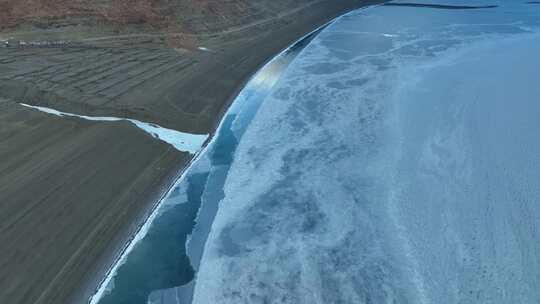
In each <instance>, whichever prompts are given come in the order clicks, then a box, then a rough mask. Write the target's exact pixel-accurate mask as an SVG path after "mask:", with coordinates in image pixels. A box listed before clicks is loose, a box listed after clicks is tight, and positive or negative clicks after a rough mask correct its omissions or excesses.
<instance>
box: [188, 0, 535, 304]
mask: <svg viewBox="0 0 540 304" xmlns="http://www.w3.org/2000/svg"><path fill="white" fill-rule="evenodd" d="M439 2H440V1H439ZM467 3H470V1H468V2H467ZM440 4H444V3H440ZM474 4H475V5H476V4H478V5H484V4H486V1H483V2H482V1H474ZM487 4H489V5H491V4H497V5H499V7H497V8H489V9H487V8H486V9H478V10H473V11H471V10H468V11H464V10H456V9H454V10H444V9H433V8H414V9H413V8H408V7H405V8H404V7H388V6H387V7H385V6H382V7H375V8H372V9H368V10H362V11H359V12H357V13H354V14H350V15H348V16H346V17H343V18H341V19H340V20H339V21H338V22H336V23H335V24H333V25H332V26H330V27H329V28H327V29H326V30H325V31H324V32H323V33H321V34H320V35H319V37H317V38H316V39H315V40H314V41H313V42H312V43H311V45H309V46H308V47H307V48H306V49H305V50H304V51H303V53H302V54H300V55H299V57H298V58H297V59H296V60H295V61H294V63H293V64H292V65H291V66H290V67H289V69H288V70H287V72H286V74H285V75H284V76H283V77H282V78H281V79H280V80H279V82H278V83H277V84H276V86H275V87H274V88H273V90H272V94H271V96H270V97H268V99H267V100H266V101H265V103H264V104H263V105H262V107H261V108H260V110H259V111H258V113H257V115H256V116H255V118H254V119H253V122H252V123H251V124H250V126H249V127H248V129H247V131H246V133H245V134H244V136H243V137H242V139H241V141H240V142H239V143H238V149H237V153H236V154H235V157H234V162H233V164H232V166H231V168H230V171H229V174H228V177H227V180H226V183H225V189H224V192H225V198H224V199H223V201H222V202H221V203H220V208H219V210H218V213H217V216H216V219H215V222H214V224H213V226H212V231H211V232H210V236H209V238H208V241H207V244H206V248H205V251H204V256H203V258H202V261H201V266H200V270H199V273H198V275H197V285H196V287H195V296H194V303H196V304H206V303H216V304H220V303H231V304H232V303H234V304H236V303H250V304H252V303H295V304H296V303H321V304H323V303H324V304H327V303H355V304H356V303H539V302H540V291H539V290H538V288H537V286H540V242H539V240H540V224H539V223H540V206H539V205H538V202H540V188H539V184H538V181H539V180H540V142H539V141H538V138H540V120H538V117H540V104H539V103H538V102H537V101H538V98H539V96H540V86H536V85H532V84H531V83H532V82H531V81H534V79H536V78H537V76H538V75H537V73H538V71H539V70H540V61H539V60H538V58H537V55H538V54H540V31H539V30H538V28H539V26H540V8H538V7H535V6H532V5H527V4H515V3H514V2H511V1H508V2H504V1H499V2H496V1H493V2H489V3H487Z"/></svg>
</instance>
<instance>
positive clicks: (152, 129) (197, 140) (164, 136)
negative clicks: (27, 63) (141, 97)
mask: <svg viewBox="0 0 540 304" xmlns="http://www.w3.org/2000/svg"><path fill="white" fill-rule="evenodd" d="M20 105H22V106H25V107H28V108H32V109H35V110H38V111H41V112H44V113H48V114H52V115H56V116H60V117H77V118H81V119H85V120H91V121H128V122H130V123H132V124H134V125H135V126H136V127H137V128H139V129H141V130H143V131H144V132H146V133H148V134H150V135H151V136H152V137H154V138H156V139H159V140H161V141H163V142H166V143H168V144H170V145H172V146H173V147H174V148H175V149H177V150H179V151H182V152H188V153H190V154H196V153H197V152H198V151H200V150H201V148H202V147H203V145H204V143H205V142H206V140H207V139H208V134H191V133H185V132H180V131H176V130H172V129H167V128H163V127H160V126H158V125H156V124H153V123H147V122H142V121H138V120H135V119H128V118H119V117H101V116H85V115H77V114H72V113H66V112H61V111H58V110H55V109H51V108H46V107H39V106H32V105H28V104H25V103H21V104H20Z"/></svg>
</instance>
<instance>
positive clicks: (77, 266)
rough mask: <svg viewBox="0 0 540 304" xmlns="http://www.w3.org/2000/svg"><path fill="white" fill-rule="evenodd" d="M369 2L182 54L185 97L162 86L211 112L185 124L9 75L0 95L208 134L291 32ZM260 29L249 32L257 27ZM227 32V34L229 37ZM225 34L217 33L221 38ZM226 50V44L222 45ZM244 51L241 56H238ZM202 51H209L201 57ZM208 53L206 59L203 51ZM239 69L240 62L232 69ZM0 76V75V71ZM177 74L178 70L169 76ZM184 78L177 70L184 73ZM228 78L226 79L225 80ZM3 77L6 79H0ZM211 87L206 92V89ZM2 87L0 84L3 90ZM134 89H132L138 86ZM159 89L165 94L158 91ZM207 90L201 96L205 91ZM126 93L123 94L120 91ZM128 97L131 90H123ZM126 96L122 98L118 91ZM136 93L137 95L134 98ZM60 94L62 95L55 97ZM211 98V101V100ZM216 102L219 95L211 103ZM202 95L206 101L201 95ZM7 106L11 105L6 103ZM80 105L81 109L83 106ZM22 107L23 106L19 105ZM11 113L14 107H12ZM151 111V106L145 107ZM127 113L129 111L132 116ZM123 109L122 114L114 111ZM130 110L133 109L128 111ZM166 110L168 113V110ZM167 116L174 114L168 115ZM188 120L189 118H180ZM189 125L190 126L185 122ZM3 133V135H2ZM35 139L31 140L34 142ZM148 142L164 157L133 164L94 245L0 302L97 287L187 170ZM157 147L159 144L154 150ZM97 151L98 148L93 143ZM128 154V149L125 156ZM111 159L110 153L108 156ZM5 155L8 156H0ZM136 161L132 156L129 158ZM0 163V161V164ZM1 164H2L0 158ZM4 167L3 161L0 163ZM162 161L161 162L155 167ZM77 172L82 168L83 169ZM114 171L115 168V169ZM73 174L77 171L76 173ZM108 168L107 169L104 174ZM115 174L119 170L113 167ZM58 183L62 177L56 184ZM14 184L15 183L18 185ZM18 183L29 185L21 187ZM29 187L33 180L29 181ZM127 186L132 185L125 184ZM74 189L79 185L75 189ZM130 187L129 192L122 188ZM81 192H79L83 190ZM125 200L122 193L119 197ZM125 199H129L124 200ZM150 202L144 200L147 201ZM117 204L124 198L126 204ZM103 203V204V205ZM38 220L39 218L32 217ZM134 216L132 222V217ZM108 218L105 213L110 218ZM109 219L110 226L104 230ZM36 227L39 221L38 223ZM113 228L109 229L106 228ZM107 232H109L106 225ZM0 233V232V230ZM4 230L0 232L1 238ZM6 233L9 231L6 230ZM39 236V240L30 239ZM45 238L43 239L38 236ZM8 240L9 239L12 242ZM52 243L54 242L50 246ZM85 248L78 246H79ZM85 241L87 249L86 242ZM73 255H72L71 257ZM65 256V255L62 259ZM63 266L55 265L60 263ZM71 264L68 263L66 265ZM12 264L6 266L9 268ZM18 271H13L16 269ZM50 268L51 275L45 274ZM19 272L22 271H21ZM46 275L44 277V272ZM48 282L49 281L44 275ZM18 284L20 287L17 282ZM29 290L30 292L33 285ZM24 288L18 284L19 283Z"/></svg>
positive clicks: (66, 297) (62, 296) (138, 137)
mask: <svg viewBox="0 0 540 304" xmlns="http://www.w3.org/2000/svg"><path fill="white" fill-rule="evenodd" d="M375 2H379V1H341V2H340V3H336V2H335V1H331V0H330V1H321V2H317V3H316V4H313V5H312V6H311V7H310V8H309V12H305V11H300V12H299V13H298V14H293V15H292V16H288V17H287V18H285V20H281V21H283V23H281V22H280V23H279V26H278V25H276V24H270V25H268V26H267V28H262V29H261V28H255V29H248V30H247V31H242V32H241V33H240V34H239V35H247V34H249V35H248V39H247V40H246V41H245V42H246V44H245V45H243V43H244V41H243V38H242V39H240V42H239V44H238V45H237V46H234V45H233V46H232V47H230V50H229V51H224V53H223V54H217V55H211V54H194V55H193V54H190V55H188V57H189V56H194V57H193V58H195V60H196V62H197V64H195V65H191V66H189V67H188V68H187V69H188V70H181V71H180V72H181V73H182V74H189V76H190V77H189V78H186V77H184V78H181V79H179V80H176V81H175V83H176V84H181V85H180V86H181V87H183V88H186V87H187V88H189V87H190V86H193V87H194V88H195V89H194V90H190V91H189V92H188V93H187V95H188V96H187V97H186V96H183V95H185V93H186V91H185V90H184V91H182V90H173V91H169V92H168V93H166V94H171V95H172V96H177V97H180V96H182V97H183V98H184V99H187V100H190V98H191V97H193V98H195V99H196V100H203V99H204V97H208V96H214V99H211V103H215V104H216V105H214V110H210V111H209V112H202V115H201V116H199V119H200V120H201V121H203V122H202V123H201V122H196V123H195V124H193V123H189V122H188V123H187V126H186V124H185V123H178V124H176V123H171V121H170V119H168V118H167V114H165V115H164V116H163V118H161V116H159V115H156V114H152V113H150V114H148V113H147V114H142V115H140V114H137V112H130V111H131V110H127V111H126V110H125V109H122V107H120V110H112V111H111V109H110V108H105V109H104V110H103V111H104V112H100V111H97V112H94V110H89V111H88V112H86V111H85V106H84V105H79V104H75V105H73V104H72V103H71V102H64V101H66V100H69V98H73V96H71V95H70V94H71V93H69V92H68V93H69V94H68V95H66V96H65V97H64V98H60V99H59V100H60V102H59V103H57V104H56V103H54V100H55V98H56V97H58V96H59V95H58V92H56V91H54V90H53V91H51V92H44V91H42V89H38V90H35V89H33V88H31V87H29V84H32V83H33V82H31V81H29V82H20V81H19V82H17V83H15V84H14V83H12V82H9V81H4V82H2V81H0V87H2V86H3V87H2V88H6V86H10V87H14V88H15V89H14V90H12V91H10V92H8V95H9V96H4V97H8V98H10V102H8V103H12V102H14V101H15V100H21V99H22V100H21V101H25V102H29V103H34V104H41V105H47V106H51V107H55V108H59V109H61V110H65V111H71V112H76V113H77V112H78V113H82V114H90V115H94V114H97V115H99V114H104V113H107V114H108V115H109V116H128V117H132V118H135V119H141V120H146V121H155V122H157V123H159V124H163V125H164V126H167V127H174V128H177V129H180V130H182V131H191V132H209V133H211V134H213V133H214V131H215V129H216V128H217V126H218V124H219V121H220V120H221V117H222V116H223V115H224V113H225V112H226V110H227V108H228V106H229V105H230V104H231V103H232V101H233V100H234V99H235V97H236V95H237V94H238V92H239V91H240V90H241V89H242V88H243V87H244V85H245V83H246V82H247V81H248V80H249V79H250V77H251V75H252V74H253V73H254V71H257V70H258V69H259V68H260V67H261V66H262V65H264V64H265V63H266V62H267V61H268V60H269V59H271V58H272V57H273V56H275V54H277V53H279V52H280V51H281V50H283V49H284V48H286V47H287V46H289V45H290V44H291V43H292V42H294V41H295V40H297V39H298V38H299V37H301V36H303V35H305V34H306V33H308V32H310V31H312V30H313V29H315V28H317V27H319V26H321V25H323V24H325V23H327V22H328V21H330V20H332V19H334V18H335V17H337V16H339V15H341V14H343V13H344V12H346V11H349V10H351V9H354V8H358V7H361V6H365V5H368V4H374V3H375ZM259 32H260V33H261V34H257V33H259ZM233 36H234V35H233ZM223 39H225V38H223ZM209 43H216V45H219V44H217V42H216V41H214V40H211V41H210V42H209ZM225 46H226V47H229V46H227V42H225ZM225 49H226V48H225ZM255 50H258V51H259V52H258V53H256V54H254V52H255ZM246 52H247V53H250V54H249V55H247V56H246V55H245V54H246ZM243 54H244V55H243ZM206 56H210V58H209V57H206ZM211 56H214V57H211ZM223 62H229V64H228V65H226V67H227V66H228V67H229V68H226V67H223ZM231 66H233V69H232V71H233V72H232V73H229V72H231V70H230V67H231ZM239 67H240V68H239ZM197 70H198V74H196V75H193V74H190V73H193V72H194V71H197ZM208 75H214V76H213V77H214V79H220V78H223V77H226V79H222V80H220V82H219V83H216V87H217V88H216V89H215V90H213V89H212V86H213V83H212V81H207V82H204V83H205V84H206V85H209V86H210V87H205V86H204V85H203V86H198V83H199V82H200V81H201V79H204V78H205V77H206V76H208ZM0 76H1V75H0ZM171 76H175V75H170V74H164V75H161V76H160V77H159V78H157V79H155V80H154V82H152V81H150V83H145V85H151V84H152V83H159V82H160V81H163V79H165V78H167V77H171ZM176 76H178V75H176ZM184 76H185V75H184ZM232 79H234V80H232ZM8 80H9V79H8ZM209 91H211V92H209ZM5 92H6V91H5V90H4V92H3V93H5ZM139 93H140V92H139ZM201 93H205V96H203V97H202V98H199V97H196V96H197V94H201ZM166 94H165V95H166ZM206 94H209V95H206ZM45 95H46V96H47V98H44V99H45V101H44V103H42V102H43V101H40V100H39V98H40V97H44V96H45ZM128 95H129V94H128ZM150 95H151V96H150V97H153V98H155V97H156V96H158V95H159V94H154V95H152V94H150ZM130 96H131V95H130ZM125 98H127V97H125ZM139 98H142V97H139ZM62 100H64V101H62ZM212 100H213V101H212ZM218 100H221V101H218ZM206 101H208V100H206ZM9 107H10V108H11V107H14V105H10V106H9ZM133 107H134V108H137V102H135V104H134V106H133ZM87 110H88V109H87ZM24 111H29V110H24ZM161 111H165V112H164V113H166V112H167V108H163V109H162V110H161ZM18 112H19V111H18ZM150 112H152V111H150ZM133 113H135V114H133ZM122 114H127V115H122ZM132 114H133V115H132ZM173 114H174V113H173ZM17 115H24V116H28V118H26V117H25V118H24V119H23V120H25V121H26V120H27V121H30V122H34V121H35V120H36V118H35V117H36V116H39V117H40V118H39V120H40V121H41V120H43V121H46V122H42V124H43V125H50V124H52V125H54V124H56V123H62V122H59V120H61V119H58V118H51V117H47V115H46V114H42V113H25V114H20V113H19V114H17ZM173 116H174V115H173ZM205 117H206V118H205ZM188 120H190V119H188ZM69 122H70V124H73V128H75V129H76V130H77V132H79V131H78V130H79V129H80V130H81V132H84V129H85V128H87V125H92V126H94V127H97V128H101V127H99V126H95V125H97V124H90V123H87V122H80V121H78V120H76V119H70V121H69ZM190 124H191V125H190ZM107 128H110V129H111V132H110V131H105V132H108V133H109V134H111V139H113V138H115V137H114V135H112V134H113V132H112V130H116V129H117V128H118V126H117V125H114V124H110V125H107ZM122 128H126V126H123V127H122ZM1 131H2V130H0V144H2V143H3V142H5V140H6V138H9V137H10V136H11V135H9V134H7V135H4V134H3V133H2V132H1ZM125 132H128V133H130V134H131V133H133V134H134V135H133V139H132V140H130V141H129V144H127V142H126V144H127V146H129V147H130V148H131V149H137V148H138V147H142V145H147V143H146V142H147V141H148V140H151V138H149V136H147V135H145V134H142V132H138V131H137V130H132V129H128V128H126V130H125ZM6 136H7V137H6ZM119 136H120V137H118V136H116V138H117V139H118V140H120V139H122V137H121V136H123V135H119ZM38 141H39V140H38ZM88 144H90V145H98V146H100V145H102V143H100V142H99V141H96V140H94V139H91V138H89V139H88V141H86V142H84V143H83V144H80V145H81V147H82V146H84V145H88ZM153 145H154V146H156V149H161V151H168V152H164V153H165V154H163V155H167V156H165V158H166V159H167V160H162V161H159V163H158V164H156V163H154V164H153V165H151V166H150V167H148V168H147V169H144V170H143V169H141V170H140V171H137V175H136V176H138V177H137V178H138V179H143V180H147V182H146V183H144V186H143V188H144V189H142V190H139V191H140V192H141V193H140V195H138V196H137V199H136V201H137V202H138V203H134V202H129V199H128V200H127V202H126V203H127V205H123V204H119V205H118V207H116V208H117V209H118V210H116V211H114V210H111V211H112V212H116V214H117V215H116V216H119V218H117V219H116V220H114V221H113V222H110V224H104V225H103V226H102V228H101V229H106V231H109V232H107V233H106V234H104V235H101V234H100V235H99V236H104V238H98V239H94V240H98V241H99V242H98V243H93V242H92V244H87V245H83V246H82V247H80V246H79V247H78V248H77V249H76V251H75V252H79V251H81V250H82V251H85V252H83V253H79V254H78V255H76V256H75V261H76V262H74V263H70V264H67V265H71V266H69V267H68V268H70V269H69V271H67V273H66V272H60V273H61V274H62V276H61V277H58V281H57V282H55V283H54V284H49V285H47V287H46V288H45V289H44V290H39V288H37V287H36V288H34V287H35V286H33V288H31V289H30V292H31V293H30V294H28V290H29V289H28V288H26V290H27V291H25V293H24V294H23V295H21V294H18V295H17V291H16V290H17V289H15V291H14V292H13V293H9V291H8V292H7V293H4V294H3V293H2V292H0V300H2V302H3V301H4V300H5V301H7V302H9V303H13V304H19V303H24V304H26V303H55V304H56V303H84V300H85V299H87V298H88V296H89V295H91V294H92V293H93V292H94V290H95V287H96V286H97V285H98V283H99V281H100V280H101V279H102V278H103V276H104V274H105V273H106V272H107V271H108V269H109V268H110V265H111V262H112V261H114V260H116V259H117V258H118V256H119V255H120V253H121V252H122V250H123V249H124V244H126V243H127V241H128V240H129V239H131V238H132V237H133V235H134V232H136V231H137V230H138V229H139V227H140V225H141V223H143V222H144V221H145V219H146V218H147V217H148V215H149V214H150V213H151V212H152V210H153V209H154V208H155V207H156V205H157V202H159V200H160V198H161V197H162V196H163V195H164V194H165V193H166V192H167V191H168V189H169V188H170V186H171V185H172V184H174V183H175V181H176V180H177V179H178V178H179V177H180V176H181V175H182V174H183V172H184V170H186V168H188V166H189V163H190V161H191V159H192V158H191V157H187V158H186V156H185V155H182V154H181V153H178V152H175V151H171V150H170V147H167V145H164V144H163V143H153ZM157 147H159V148H157ZM3 148H4V147H2V146H1V145H0V156H3V154H1V152H2V151H3V150H2V149H3ZM21 149H23V150H24V149H25V146H24V145H23V146H21ZM98 150H99V149H98ZM160 153H163V152H159V153H149V154H145V155H144V157H147V158H149V159H153V160H154V162H155V161H156V160H157V159H158V155H159V154H160ZM126 155H128V154H126ZM111 157H112V156H111ZM102 158H103V156H102V155H97V156H93V158H92V159H93V161H95V162H96V163H101V162H102ZM6 159H9V157H7V158H6ZM113 162H116V160H113ZM135 163H136V162H135ZM0 164H2V163H1V162H0ZM6 164H7V163H6ZM6 166H8V167H9V166H10V165H9V164H7V165H6ZM163 166H165V167H163ZM2 168H3V167H2V166H0V180H1V178H2V174H4V173H3V172H4V171H2V170H1V169H2ZM156 168H158V169H159V170H164V171H165V172H162V173H159V174H156V173H152V175H149V174H148V173H145V172H146V171H148V170H150V172H154V170H156ZM64 170H65V171H66V174H68V175H69V174H71V173H70V172H72V171H73V170H72V169H71V168H64ZM83 171H84V170H83ZM120 171H122V170H120ZM80 173H81V172H79V174H80ZM111 174H112V173H111ZM120 174H122V172H120ZM124 175H125V174H124ZM109 178H113V179H114V178H116V175H111V176H110V177H109ZM124 178H133V176H128V177H124ZM61 184H62V182H61ZM21 185H22V186H21ZM11 186H12V187H15V189H17V188H21V187H23V188H24V186H25V184H24V181H22V182H21V181H18V182H17V184H15V185H11ZM26 186H32V185H31V184H30V185H26ZM34 186H35V185H34ZM130 187H133V186H130ZM100 190H101V189H93V190H92V189H87V190H85V191H84V192H86V191H100ZM77 191H79V190H77ZM123 191H124V193H125V194H124V195H123V196H130V195H131V196H133V194H130V193H131V192H132V191H133V189H130V188H129V187H128V188H127V189H124V190H123ZM130 191H131V192H130ZM83 194H84V193H83ZM3 199H4V200H5V199H10V198H6V197H4V196H3V195H2V193H0V208H3V203H2V200H3ZM124 200H126V199H124ZM128 202H129V203H128ZM148 202H152V203H148ZM126 203H124V204H126ZM107 206H109V204H107ZM38 218H39V217H38ZM133 219H135V220H133ZM110 221H112V219H111V220H110ZM111 225H112V226H113V227H112V228H111ZM37 227H40V225H39V224H38V225H37ZM114 227H117V228H114ZM112 230H114V232H113V231H112ZM2 233H4V232H2ZM4 236H5V235H4V234H3V235H2V237H4ZM8 236H9V235H8ZM38 241H39V240H38ZM46 241H48V240H46ZM14 244H15V243H14ZM58 245H59V246H60V244H58ZM85 246H86V247H85ZM88 246H90V247H88ZM85 248H86V249H89V248H90V250H91V252H95V253H92V254H91V253H88V252H86V249H85ZM2 255H3V254H0V263H1V262H3V261H6V260H1V258H2V257H1V256H2ZM9 257H11V258H12V257H13V255H8V260H7V261H8V262H9V261H10V259H9ZM72 258H73V257H72ZM70 259H71V258H70ZM37 261H38V262H44V261H46V262H48V260H42V258H40V259H38V260H37ZM64 267H65V265H64V266H63V267H62V268H61V269H64ZM72 267H73V269H72ZM16 270H17V268H16V269H15V270H14V271H16ZM19 270H20V269H19ZM51 274H52V273H51ZM58 274H59V273H55V274H54V277H57V276H58ZM28 275H29V276H32V275H33V274H28ZM43 275H44V277H45V278H46V277H48V276H49V274H47V273H44V274H43ZM23 277H24V276H23ZM49 278H50V276H49ZM48 281H50V280H48ZM4 284H6V281H0V287H3V285H4ZM21 286H24V284H23V285H21ZM36 289H37V290H36ZM23 290H24V289H23Z"/></svg>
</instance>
